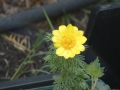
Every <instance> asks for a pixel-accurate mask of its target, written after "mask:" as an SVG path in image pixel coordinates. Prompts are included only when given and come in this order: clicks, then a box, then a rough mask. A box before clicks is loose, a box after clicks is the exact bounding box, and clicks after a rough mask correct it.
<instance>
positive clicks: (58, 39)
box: [52, 36, 62, 42]
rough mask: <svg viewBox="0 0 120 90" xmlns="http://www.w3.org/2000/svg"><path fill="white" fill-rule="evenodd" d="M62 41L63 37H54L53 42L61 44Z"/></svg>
mask: <svg viewBox="0 0 120 90" xmlns="http://www.w3.org/2000/svg"><path fill="white" fill-rule="evenodd" d="M61 39H62V38H61V37H56V36H53V37H52V41H53V42H61Z"/></svg>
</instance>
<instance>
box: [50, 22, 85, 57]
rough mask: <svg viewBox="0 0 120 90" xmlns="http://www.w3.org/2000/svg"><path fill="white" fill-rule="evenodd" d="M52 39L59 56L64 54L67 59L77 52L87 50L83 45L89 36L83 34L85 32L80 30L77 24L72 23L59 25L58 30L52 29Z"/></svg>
mask: <svg viewBox="0 0 120 90" xmlns="http://www.w3.org/2000/svg"><path fill="white" fill-rule="evenodd" d="M52 34H53V37H52V41H53V43H54V47H55V48H57V49H56V54H57V55H58V56H64V58H65V59H68V58H73V57H74V56H75V55H76V54H80V53H81V52H82V51H84V50H85V46H84V45H83V44H84V43H85V42H86V40H87V38H86V37H85V36H83V34H84V32H83V31H82V30H78V28H77V27H76V26H72V25H71V24H69V25H67V26H65V25H61V26H59V29H58V30H53V31H52Z"/></svg>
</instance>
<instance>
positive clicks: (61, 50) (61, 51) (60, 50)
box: [56, 47, 65, 56]
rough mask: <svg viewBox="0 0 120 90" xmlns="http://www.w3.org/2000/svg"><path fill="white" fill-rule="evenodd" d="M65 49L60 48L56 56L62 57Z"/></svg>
mask: <svg viewBox="0 0 120 90" xmlns="http://www.w3.org/2000/svg"><path fill="white" fill-rule="evenodd" d="M64 50H65V49H64V48H63V47H59V48H58V49H57V50H56V54H57V55H58V56H61V54H62V53H63V52H64Z"/></svg>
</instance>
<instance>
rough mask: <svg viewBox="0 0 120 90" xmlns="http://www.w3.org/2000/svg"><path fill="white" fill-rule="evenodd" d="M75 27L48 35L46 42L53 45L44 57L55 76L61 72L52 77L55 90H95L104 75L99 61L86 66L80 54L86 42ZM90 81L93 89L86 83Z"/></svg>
mask: <svg viewBox="0 0 120 90" xmlns="http://www.w3.org/2000/svg"><path fill="white" fill-rule="evenodd" d="M83 34H84V32H83V31H82V30H78V28H77V27H76V26H72V25H71V24H69V25H68V26H65V25H61V26H59V29H58V30H53V31H52V33H47V35H46V37H45V40H46V41H52V42H53V44H51V45H50V47H49V49H50V50H49V51H48V53H47V55H46V56H45V57H44V60H45V62H46V63H48V64H49V65H50V68H51V71H52V72H59V73H60V74H59V75H56V76H54V77H53V79H54V90H90V89H91V90H94V88H95V85H96V83H97V80H98V78H99V77H102V76H103V75H104V73H103V71H104V68H101V67H100V63H99V60H98V58H97V59H96V60H95V61H94V62H91V63H90V64H87V63H86V62H84V56H83V55H81V52H83V51H85V49H86V48H85V45H83V44H85V42H86V41H87V38H86V37H85V36H83ZM90 78H91V81H92V82H91V87H89V85H88V84H87V83H86V81H85V79H90Z"/></svg>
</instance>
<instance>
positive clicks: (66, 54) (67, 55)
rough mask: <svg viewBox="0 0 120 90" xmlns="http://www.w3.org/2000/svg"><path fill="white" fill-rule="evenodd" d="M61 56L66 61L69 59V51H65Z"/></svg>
mask: <svg viewBox="0 0 120 90" xmlns="http://www.w3.org/2000/svg"><path fill="white" fill-rule="evenodd" d="M62 55H63V56H64V57H65V59H68V58H69V57H70V50H65V51H64V52H63V54H62Z"/></svg>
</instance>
